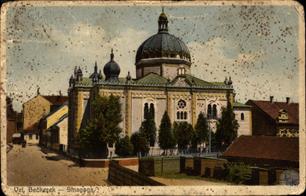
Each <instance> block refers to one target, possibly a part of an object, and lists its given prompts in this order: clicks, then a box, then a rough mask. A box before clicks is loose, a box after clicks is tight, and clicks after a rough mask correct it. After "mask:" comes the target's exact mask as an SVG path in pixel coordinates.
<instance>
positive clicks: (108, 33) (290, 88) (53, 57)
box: [4, 5, 299, 111]
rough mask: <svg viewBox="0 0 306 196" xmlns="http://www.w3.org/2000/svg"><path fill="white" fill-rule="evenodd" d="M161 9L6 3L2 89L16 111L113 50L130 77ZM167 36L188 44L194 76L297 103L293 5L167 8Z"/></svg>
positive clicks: (242, 93) (240, 94) (240, 93)
mask: <svg viewBox="0 0 306 196" xmlns="http://www.w3.org/2000/svg"><path fill="white" fill-rule="evenodd" d="M161 10H162V8H161V6H150V5H141V6H140V5H138V6H135V5H130V6H127V5H120V6H105V5H95V6H85V5H83V6H65V7H63V6H11V7H8V9H7V12H6V15H5V17H6V29H5V31H4V38H5V40H6V65H7V93H8V96H10V97H12V98H13V106H14V109H16V110H17V111H20V110H21V108H22V103H24V102H25V101H27V100H29V99H30V98H32V97H34V96H35V95H36V92H37V88H38V87H40V93H41V94H43V95H51V94H58V93H59V91H61V92H62V94H64V95H67V90H68V80H69V77H70V76H71V74H72V73H73V70H74V67H75V66H80V67H81V68H82V69H83V74H84V76H89V75H90V73H92V72H93V69H94V63H95V62H97V64H98V68H99V69H101V70H103V66H104V65H105V64H106V63H107V62H108V61H109V59H110V57H109V55H110V51H111V48H113V49H114V54H115V61H116V62H117V63H118V64H119V65H120V68H121V73H120V77H125V76H126V75H127V73H128V71H130V72H131V75H132V76H133V77H135V56H136V51H137V48H138V47H139V46H140V45H141V43H142V42H143V41H145V40H146V39H147V38H148V37H150V36H151V35H153V34H155V33H157V30H158V26H157V20H158V16H159V14H160V13H161ZM164 10H165V13H166V15H167V16H168V20H169V24H168V27H169V33H171V34H173V35H175V36H177V37H179V38H180V39H181V40H183V41H184V42H185V43H186V45H187V46H188V48H189V50H190V53H191V57H192V66H191V70H192V71H191V73H192V75H194V76H196V77H199V78H201V79H203V80H206V81H211V82H218V81H224V79H225V77H229V76H231V78H232V81H233V86H234V89H235V92H236V100H237V101H240V102H243V103H244V102H246V101H247V100H249V99H255V100H256V99H257V100H268V99H269V96H270V95H273V96H274V97H275V99H276V100H277V101H285V97H291V99H292V100H293V101H295V102H297V101H298V62H299V56H298V18H299V15H298V12H297V11H296V9H295V7H294V6H235V5H226V6H225V5H224V6H207V5H206V6H205V5H203V6H167V5H164Z"/></svg>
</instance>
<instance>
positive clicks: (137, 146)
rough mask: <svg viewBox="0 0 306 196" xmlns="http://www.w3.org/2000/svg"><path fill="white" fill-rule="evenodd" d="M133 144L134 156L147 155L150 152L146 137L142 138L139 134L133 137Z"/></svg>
mask: <svg viewBox="0 0 306 196" xmlns="http://www.w3.org/2000/svg"><path fill="white" fill-rule="evenodd" d="M131 143H132V144H133V147H134V153H133V154H134V155H138V154H139V153H141V154H142V155H145V154H146V153H148V152H149V150H150V148H149V143H148V142H147V139H146V137H144V136H142V135H141V134H140V133H139V132H136V133H134V134H133V135H132V136H131Z"/></svg>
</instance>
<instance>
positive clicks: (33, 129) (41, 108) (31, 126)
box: [23, 90, 68, 143]
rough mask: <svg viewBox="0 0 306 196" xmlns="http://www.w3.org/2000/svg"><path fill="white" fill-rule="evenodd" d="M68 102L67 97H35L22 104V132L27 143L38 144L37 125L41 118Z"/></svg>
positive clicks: (38, 95)
mask: <svg viewBox="0 0 306 196" xmlns="http://www.w3.org/2000/svg"><path fill="white" fill-rule="evenodd" d="M67 100H68V97H67V96H61V95H51V96H45V95H40V94H39V90H38V93H37V95H36V96H35V97H34V98H32V99H30V100H29V101H27V102H26V103H24V104H23V131H24V133H25V139H26V141H27V142H28V143H38V139H39V136H38V124H39V121H40V119H41V118H42V117H44V116H46V115H48V114H49V113H50V112H52V111H55V110H56V109H57V108H59V107H61V106H62V105H63V103H64V102H66V101H67Z"/></svg>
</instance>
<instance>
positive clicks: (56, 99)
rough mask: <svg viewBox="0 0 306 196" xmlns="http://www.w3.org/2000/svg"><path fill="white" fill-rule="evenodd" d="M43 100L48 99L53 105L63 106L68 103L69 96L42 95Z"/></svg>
mask: <svg viewBox="0 0 306 196" xmlns="http://www.w3.org/2000/svg"><path fill="white" fill-rule="evenodd" d="M42 97H43V98H45V99H47V100H48V101H49V102H51V103H52V104H53V105H62V104H64V103H65V102H66V101H68V96H60V95H42Z"/></svg>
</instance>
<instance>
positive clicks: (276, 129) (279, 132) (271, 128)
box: [246, 96, 299, 137]
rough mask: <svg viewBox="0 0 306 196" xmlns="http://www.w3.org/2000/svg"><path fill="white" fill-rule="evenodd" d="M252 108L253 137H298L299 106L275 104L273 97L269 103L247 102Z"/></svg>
mask: <svg viewBox="0 0 306 196" xmlns="http://www.w3.org/2000/svg"><path fill="white" fill-rule="evenodd" d="M246 104H247V105H249V106H252V130H253V135H266V136H280V137H298V135H299V104H298V103H292V102H290V98H287V99H286V101H285V102H276V101H274V100H273V96H271V97H270V100H269V101H264V100H249V101H247V103H246Z"/></svg>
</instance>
